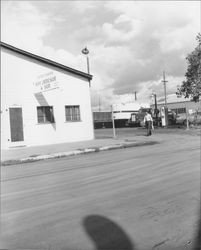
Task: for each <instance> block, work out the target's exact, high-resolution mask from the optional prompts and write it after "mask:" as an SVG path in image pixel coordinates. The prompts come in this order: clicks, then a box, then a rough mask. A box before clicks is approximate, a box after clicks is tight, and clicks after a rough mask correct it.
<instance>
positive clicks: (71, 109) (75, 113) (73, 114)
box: [65, 105, 80, 121]
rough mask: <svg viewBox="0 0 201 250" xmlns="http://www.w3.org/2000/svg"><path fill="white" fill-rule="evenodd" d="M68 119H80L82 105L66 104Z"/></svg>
mask: <svg viewBox="0 0 201 250" xmlns="http://www.w3.org/2000/svg"><path fill="white" fill-rule="evenodd" d="M65 114H66V121H80V106H78V105H77V106H65Z"/></svg>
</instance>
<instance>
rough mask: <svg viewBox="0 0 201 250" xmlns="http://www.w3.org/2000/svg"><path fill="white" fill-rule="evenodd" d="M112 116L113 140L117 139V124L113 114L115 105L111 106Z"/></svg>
mask: <svg viewBox="0 0 201 250" xmlns="http://www.w3.org/2000/svg"><path fill="white" fill-rule="evenodd" d="M111 111H112V112H111V113H112V114H111V115H112V131H113V138H116V132H115V122H114V112H113V105H111Z"/></svg>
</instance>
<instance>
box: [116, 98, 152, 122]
mask: <svg viewBox="0 0 201 250" xmlns="http://www.w3.org/2000/svg"><path fill="white" fill-rule="evenodd" d="M140 108H150V105H149V104H147V103H141V102H139V101H133V102H132V103H116V104H113V112H114V119H116V120H122V119H125V120H128V119H130V118H131V114H132V113H135V112H138V111H139V110H140Z"/></svg>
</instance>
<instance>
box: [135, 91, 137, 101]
mask: <svg viewBox="0 0 201 250" xmlns="http://www.w3.org/2000/svg"><path fill="white" fill-rule="evenodd" d="M135 101H137V92H136V91H135Z"/></svg>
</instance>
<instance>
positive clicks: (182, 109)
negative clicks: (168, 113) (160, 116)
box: [151, 98, 201, 114]
mask: <svg viewBox="0 0 201 250" xmlns="http://www.w3.org/2000/svg"><path fill="white" fill-rule="evenodd" d="M164 106H165V104H164V102H162V103H160V102H159V103H157V108H158V109H161V107H164ZM167 107H168V109H169V110H172V111H174V112H175V113H176V114H184V113H186V111H187V112H188V113H193V112H197V111H201V101H199V102H193V101H190V100H180V99H179V98H178V100H177V101H168V102H167ZM151 108H153V109H154V108H155V105H154V104H152V105H151Z"/></svg>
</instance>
